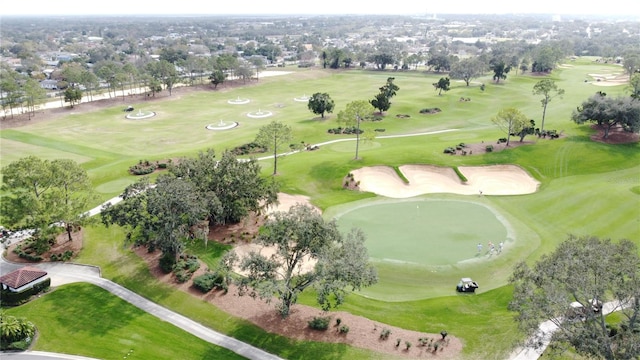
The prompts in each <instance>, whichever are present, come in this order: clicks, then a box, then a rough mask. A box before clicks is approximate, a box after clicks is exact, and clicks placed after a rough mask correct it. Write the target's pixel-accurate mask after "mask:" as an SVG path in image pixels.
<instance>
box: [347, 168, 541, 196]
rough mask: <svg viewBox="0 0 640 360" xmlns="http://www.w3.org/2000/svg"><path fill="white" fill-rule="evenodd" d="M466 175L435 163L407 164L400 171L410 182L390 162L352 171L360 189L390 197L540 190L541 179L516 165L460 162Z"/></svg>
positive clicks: (518, 193) (503, 193) (462, 171)
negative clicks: (465, 163) (475, 164)
mask: <svg viewBox="0 0 640 360" xmlns="http://www.w3.org/2000/svg"><path fill="white" fill-rule="evenodd" d="M458 169H459V170H460V172H461V173H462V174H464V176H465V177H466V178H467V182H466V183H463V182H462V181H461V180H460V178H459V177H458V175H457V174H456V173H455V171H454V170H453V169H452V168H446V167H438V166H432V165H404V166H400V171H402V173H403V174H404V176H405V177H406V178H407V180H409V183H408V184H406V183H405V182H403V181H402V179H400V177H399V176H398V174H396V172H395V170H394V169H393V168H391V167H388V166H372V167H366V168H362V169H358V170H354V171H352V173H353V175H354V179H355V180H356V181H359V182H360V185H359V188H360V190H361V191H368V192H373V193H375V194H378V195H382V196H386V197H390V198H409V197H413V196H418V195H422V194H431V193H453V194H462V195H479V194H480V193H481V192H482V194H484V195H522V194H531V193H534V192H536V191H537V189H538V186H539V185H540V183H539V182H538V181H537V180H535V179H534V178H533V177H531V176H530V175H529V174H528V173H527V172H526V171H524V170H523V169H522V168H520V167H519V166H515V165H494V166H460V167H458Z"/></svg>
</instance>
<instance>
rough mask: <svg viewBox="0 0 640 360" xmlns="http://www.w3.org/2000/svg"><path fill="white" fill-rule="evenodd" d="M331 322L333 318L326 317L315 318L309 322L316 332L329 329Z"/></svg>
mask: <svg viewBox="0 0 640 360" xmlns="http://www.w3.org/2000/svg"><path fill="white" fill-rule="evenodd" d="M329 321H331V318H330V317H328V316H326V317H322V316H314V317H313V319H312V320H309V322H308V324H309V327H310V328H312V329H314V330H327V329H328V328H329Z"/></svg>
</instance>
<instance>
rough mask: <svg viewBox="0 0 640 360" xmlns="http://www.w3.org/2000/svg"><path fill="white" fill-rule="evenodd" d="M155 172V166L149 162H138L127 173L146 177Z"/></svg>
mask: <svg viewBox="0 0 640 360" xmlns="http://www.w3.org/2000/svg"><path fill="white" fill-rule="evenodd" d="M154 171H156V164H154V163H152V162H150V161H149V160H140V161H139V162H138V163H137V164H135V165H133V166H131V167H129V173H131V174H133V175H148V174H151V173H152V172H154Z"/></svg>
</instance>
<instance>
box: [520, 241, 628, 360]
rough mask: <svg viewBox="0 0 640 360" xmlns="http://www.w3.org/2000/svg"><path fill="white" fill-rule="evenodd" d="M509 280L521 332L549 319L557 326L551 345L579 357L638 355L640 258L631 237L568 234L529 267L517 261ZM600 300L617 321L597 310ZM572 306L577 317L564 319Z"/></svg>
mask: <svg viewBox="0 0 640 360" xmlns="http://www.w3.org/2000/svg"><path fill="white" fill-rule="evenodd" d="M510 282H511V284H513V285H514V291H513V300H512V301H511V303H510V304H509V309H510V310H512V311H516V312H517V315H516V321H517V322H518V325H519V327H520V328H521V329H522V330H523V331H524V332H525V333H526V334H527V335H530V336H531V335H534V334H536V332H537V329H538V326H539V324H540V323H541V322H542V321H551V322H552V323H553V324H554V325H556V326H557V328H558V329H557V331H555V332H554V333H553V336H552V341H554V345H555V346H563V345H569V346H571V347H573V348H574V349H575V351H576V352H577V353H578V354H580V355H584V356H586V357H594V358H601V359H635V358H637V357H638V356H640V257H639V256H638V248H637V246H636V245H635V244H634V243H633V242H632V241H629V240H621V241H619V242H612V241H611V240H609V239H605V240H601V239H599V238H597V237H595V236H584V237H576V236H573V235H570V236H569V237H568V239H567V240H565V241H564V242H563V243H561V244H560V245H559V246H558V248H557V249H556V250H555V251H554V252H553V253H551V254H548V255H544V256H542V258H541V259H540V260H539V261H538V262H536V264H535V265H534V266H533V267H529V266H528V265H527V264H526V263H525V262H521V263H519V264H518V265H517V266H516V267H515V270H514V272H513V274H512V276H511V278H510ZM605 301H610V302H611V304H612V305H613V307H614V310H617V311H619V313H620V316H618V317H616V318H617V319H620V320H619V322H617V321H616V320H613V322H612V321H610V320H609V319H605V313H604V312H603V311H600V309H599V304H601V303H603V302H605ZM572 303H574V304H579V305H574V306H572V305H571V304H572ZM576 306H577V308H578V309H582V310H581V311H580V312H579V313H578V315H579V318H578V319H579V320H582V321H576V320H574V319H571V318H567V316H572V315H575V313H572V312H575V310H573V309H575V307H576ZM534 336H535V337H534V338H533V341H540V340H541V339H540V338H539V336H541V334H539V333H538V334H536V335H534Z"/></svg>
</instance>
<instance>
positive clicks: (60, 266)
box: [0, 256, 281, 360]
mask: <svg viewBox="0 0 640 360" xmlns="http://www.w3.org/2000/svg"><path fill="white" fill-rule="evenodd" d="M23 266H24V264H16V263H10V262H7V261H6V260H5V259H4V257H2V256H0V274H2V275H4V274H6V273H9V272H11V271H13V270H15V269H18V268H21V267H23ZM30 266H35V267H37V268H39V269H42V270H45V271H47V272H48V273H49V276H50V277H51V283H52V285H54V284H56V285H59V284H65V283H73V282H87V283H91V284H93V285H96V286H99V287H101V288H103V289H105V290H107V291H109V292H110V293H112V294H114V295H115V296H117V297H119V298H121V299H123V300H125V301H127V302H128V303H130V304H132V305H134V306H136V307H138V308H140V309H141V310H143V311H145V312H147V313H149V314H151V315H153V316H155V317H157V318H159V319H160V320H163V321H166V322H168V323H170V324H172V325H174V326H176V327H179V328H180V329H182V330H184V331H187V332H189V333H191V334H192V335H194V336H197V337H199V338H200V339H202V340H204V341H207V342H209V343H211V344H214V345H218V346H221V347H224V348H227V349H229V350H231V351H233V352H235V353H236V354H238V355H241V356H244V357H245V358H247V359H255V360H281V358H280V357H278V356H276V355H273V354H270V353H268V352H266V351H264V350H262V349H259V348H257V347H255V346H252V345H249V344H247V343H244V342H242V341H240V340H237V339H234V338H232V337H230V336H227V335H224V334H222V333H219V332H217V331H214V330H212V329H209V328H208V327H206V326H204V325H202V324H200V323H198V322H197V321H194V320H191V319H189V318H187V317H185V316H183V315H180V314H178V313H176V312H174V311H171V310H169V309H167V308H165V307H163V306H161V305H159V304H156V303H154V302H152V301H150V300H148V299H146V298H144V297H142V296H140V295H138V294H136V293H134V292H133V291H131V290H129V289H127V288H125V287H123V286H121V285H119V284H116V283H114V282H113V281H110V280H107V279H104V278H103V277H102V276H101V274H100V268H98V267H97V266H91V265H79V264H69V263H41V264H30ZM4 356H5V354H3V357H4Z"/></svg>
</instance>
